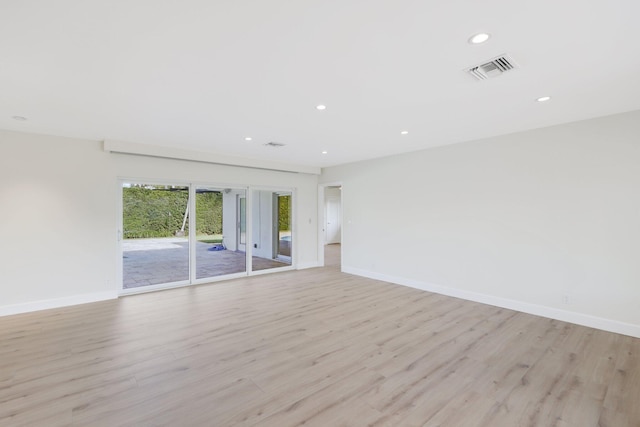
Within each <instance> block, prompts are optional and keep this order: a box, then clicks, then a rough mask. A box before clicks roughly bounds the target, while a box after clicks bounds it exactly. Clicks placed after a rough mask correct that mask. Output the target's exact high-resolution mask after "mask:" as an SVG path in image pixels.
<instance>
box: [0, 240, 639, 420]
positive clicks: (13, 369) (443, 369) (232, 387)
mask: <svg viewBox="0 0 640 427" xmlns="http://www.w3.org/2000/svg"><path fill="white" fill-rule="evenodd" d="M328 249H329V250H330V251H331V250H333V251H334V253H333V254H332V255H330V256H328V257H327V259H328V260H333V263H332V265H331V266H329V267H325V268H322V269H310V270H303V271H292V272H286V273H279V274H273V275H265V276H259V277H253V278H247V279H241V280H234V281H229V282H224V283H216V284H212V285H201V286H196V287H190V288H181V289H173V290H168V291H162V292H156V293H149V294H142V295H134V296H128V297H125V298H122V299H119V300H117V301H107V302H101V303H95V304H86V305H81V306H75V307H69V308H64V309H56V310H49V311H43V312H38V313H30V314H23V315H17V316H10V317H4V318H0V425H1V426H47V427H53V426H70V425H73V426H109V427H113V426H121V425H128V426H235V425H259V426H277V427H283V426H293V425H300V424H303V423H304V424H305V425H311V426H323V427H333V426H343V425H344V426H367V425H373V426H422V425H424V426H454V427H457V426H463V427H467V426H492V427H496V426H497V427H500V426H509V427H512V426H558V427H566V426H578V427H589V426H601V427H604V426H609V427H626V426H640V340H639V339H635V338H630V337H626V336H622V335H617V334H613V333H608V332H602V331H598V330H594V329H590V328H586V327H581V326H576V325H572V324H568V323H564V322H559V321H553V320H549V319H545V318H540V317H535V316H531V315H527V314H522V313H517V312H514V311H509V310H505V309H500V308H495V307H491V306H486V305H482V304H477V303H472V302H467V301H463V300H459V299H455V298H450V297H445V296H441V295H437V294H431V293H427V292H422V291H419V290H414V289H410V288H406V287H402V286H396V285H391V284H387V283H383V282H379V281H375V280H369V279H365V278H359V277H356V276H350V275H347V274H342V273H340V272H339V267H338V265H337V263H336V262H335V260H336V259H338V258H336V256H335V251H336V250H338V251H339V246H334V247H330V248H328Z"/></svg>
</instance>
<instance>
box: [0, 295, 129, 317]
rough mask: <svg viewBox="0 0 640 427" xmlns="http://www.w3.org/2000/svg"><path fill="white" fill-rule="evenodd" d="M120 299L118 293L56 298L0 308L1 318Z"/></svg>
mask: <svg viewBox="0 0 640 427" xmlns="http://www.w3.org/2000/svg"><path fill="white" fill-rule="evenodd" d="M115 298H118V293H117V292H115V291H114V292H95V293H92V294H83V295H74V296H72V297H64V298H54V299H47V300H40V301H32V302H26V303H22V304H12V305H5V306H0V316H10V315H12V314H20V313H29V312H32V311H39V310H48V309H50V308H60V307H68V306H70V305H77V304H86V303H90V302H98V301H105V300H109V299H115Z"/></svg>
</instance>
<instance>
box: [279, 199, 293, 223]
mask: <svg viewBox="0 0 640 427" xmlns="http://www.w3.org/2000/svg"><path fill="white" fill-rule="evenodd" d="M278 214H279V216H278V230H279V231H289V230H291V224H290V220H291V196H280V197H278Z"/></svg>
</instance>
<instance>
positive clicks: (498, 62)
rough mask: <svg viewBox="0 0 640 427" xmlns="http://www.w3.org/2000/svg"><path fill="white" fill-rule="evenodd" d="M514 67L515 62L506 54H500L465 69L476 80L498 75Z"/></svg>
mask: <svg viewBox="0 0 640 427" xmlns="http://www.w3.org/2000/svg"><path fill="white" fill-rule="evenodd" d="M514 68H516V64H515V62H513V60H512V59H511V58H509V57H508V56H507V55H500V56H498V57H497V58H494V59H492V60H490V61H488V62H485V63H484V64H480V65H476V66H475V67H471V68H469V69H467V70H466V71H467V72H468V73H469V74H471V75H472V76H473V77H474V78H475V79H476V80H487V79H490V78H493V77H498V76H500V75H502V74H503V73H506V72H507V71H511V70H513V69H514Z"/></svg>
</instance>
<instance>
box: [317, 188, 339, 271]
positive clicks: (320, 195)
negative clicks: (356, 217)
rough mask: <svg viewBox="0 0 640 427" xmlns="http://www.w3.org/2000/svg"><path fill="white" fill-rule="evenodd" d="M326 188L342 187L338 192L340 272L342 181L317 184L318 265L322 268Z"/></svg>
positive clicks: (325, 219)
mask: <svg viewBox="0 0 640 427" xmlns="http://www.w3.org/2000/svg"><path fill="white" fill-rule="evenodd" d="M327 187H342V191H340V271H343V270H342V258H343V257H342V253H343V251H344V248H345V246H344V245H345V241H344V226H345V222H344V191H345V187H344V185H343V183H342V181H332V182H325V183H322V184H318V265H319V266H320V267H324V247H325V244H324V241H325V224H326V221H327V218H326V206H325V200H324V195H325V189H326V188H327Z"/></svg>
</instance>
